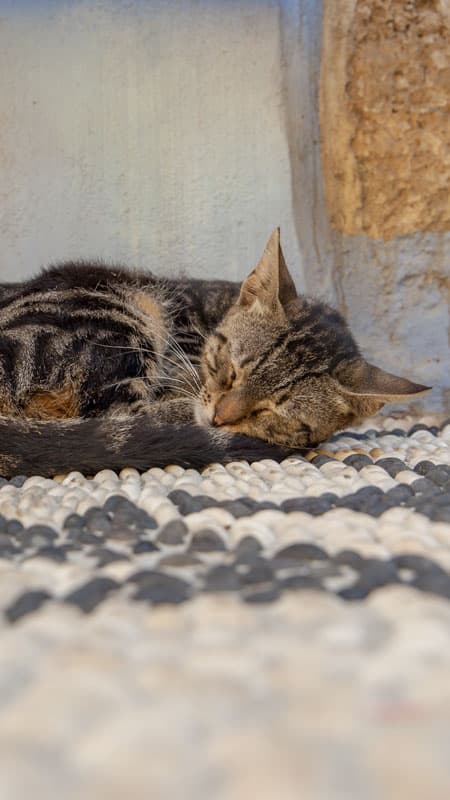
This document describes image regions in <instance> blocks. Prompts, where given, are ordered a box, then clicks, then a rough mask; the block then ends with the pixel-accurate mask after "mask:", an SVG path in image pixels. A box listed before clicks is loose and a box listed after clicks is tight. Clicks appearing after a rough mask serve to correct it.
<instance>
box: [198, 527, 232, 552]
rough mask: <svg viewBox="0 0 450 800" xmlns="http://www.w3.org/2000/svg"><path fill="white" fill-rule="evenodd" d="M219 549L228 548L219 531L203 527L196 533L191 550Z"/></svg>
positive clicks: (211, 550) (207, 550)
mask: <svg viewBox="0 0 450 800" xmlns="http://www.w3.org/2000/svg"><path fill="white" fill-rule="evenodd" d="M217 550H226V547H225V543H224V541H223V539H222V537H221V536H219V534H218V533H216V532H215V531H212V530H210V529H209V528H203V529H202V530H200V531H197V532H196V533H194V535H193V537H192V541H191V544H190V547H189V551H192V552H199V553H210V552H213V551H217Z"/></svg>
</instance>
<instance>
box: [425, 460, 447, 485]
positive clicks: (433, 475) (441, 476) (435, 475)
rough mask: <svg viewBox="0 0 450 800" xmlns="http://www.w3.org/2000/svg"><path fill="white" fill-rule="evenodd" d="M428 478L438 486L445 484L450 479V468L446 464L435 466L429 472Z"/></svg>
mask: <svg viewBox="0 0 450 800" xmlns="http://www.w3.org/2000/svg"><path fill="white" fill-rule="evenodd" d="M427 479H428V480H429V481H433V483H435V484H436V486H444V485H445V484H446V483H447V481H448V480H449V479H450V468H449V467H447V466H445V465H442V466H435V467H433V469H430V470H429V471H428V472H427Z"/></svg>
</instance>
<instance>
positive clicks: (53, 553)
mask: <svg viewBox="0 0 450 800" xmlns="http://www.w3.org/2000/svg"><path fill="white" fill-rule="evenodd" d="M34 555H35V556H36V557H38V556H39V557H41V558H48V559H49V560H50V561H56V562H57V563H58V564H62V562H63V561H65V560H66V554H65V552H64V550H63V549H62V548H61V547H53V545H47V546H46V547H40V548H39V550H37V551H36V553H35V554H34Z"/></svg>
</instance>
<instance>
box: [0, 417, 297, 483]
mask: <svg viewBox="0 0 450 800" xmlns="http://www.w3.org/2000/svg"><path fill="white" fill-rule="evenodd" d="M291 453H292V451H289V450H287V449H285V448H282V447H278V446H276V445H271V444H268V443H267V442H263V441H262V440H260V439H252V438H249V437H247V436H241V435H234V434H229V433H225V432H223V431H220V430H215V429H212V428H204V427H201V426H200V425H195V424H190V423H182V424H176V425H172V424H167V423H157V424H155V421H154V420H152V419H151V418H150V417H147V416H145V415H143V416H136V417H123V418H114V417H111V418H109V419H98V418H97V419H81V420H64V421H63V420H55V421H49V422H34V421H30V420H22V419H17V418H11V417H0V475H2V476H3V477H6V478H9V477H11V476H13V475H43V476H49V477H51V476H53V475H57V474H61V473H66V472H70V471H72V470H77V471H80V472H82V473H84V474H86V475H94V474H95V473H96V472H99V471H100V470H102V469H112V470H115V471H119V470H120V469H122V468H123V467H134V468H135V469H138V470H140V471H144V470H147V469H150V468H151V467H167V466H169V465H170V464H179V465H180V466H182V467H194V468H197V469H199V468H202V467H205V466H206V465H207V464H210V463H212V462H222V463H226V462H230V461H234V460H238V459H245V460H247V461H257V460H259V459H261V458H274V459H276V460H281V459H282V458H285V457H287V456H288V455H291Z"/></svg>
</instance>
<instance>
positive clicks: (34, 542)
mask: <svg viewBox="0 0 450 800" xmlns="http://www.w3.org/2000/svg"><path fill="white" fill-rule="evenodd" d="M22 537H23V538H24V539H25V540H28V543H29V544H30V545H31V546H32V547H45V545H47V544H51V542H54V541H55V539H57V538H58V534H57V533H56V531H54V530H53V528H50V527H49V526H48V525H30V527H29V528H26V529H25V530H24V531H23V533H22V536H19V538H20V539H22Z"/></svg>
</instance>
